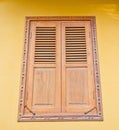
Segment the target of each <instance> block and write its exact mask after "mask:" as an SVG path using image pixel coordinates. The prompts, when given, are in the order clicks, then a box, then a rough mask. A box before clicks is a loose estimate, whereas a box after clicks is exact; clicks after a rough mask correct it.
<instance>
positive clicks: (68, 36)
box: [65, 27, 87, 63]
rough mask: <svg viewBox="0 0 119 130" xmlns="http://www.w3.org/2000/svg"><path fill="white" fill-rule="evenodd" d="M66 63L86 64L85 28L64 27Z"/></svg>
mask: <svg viewBox="0 0 119 130" xmlns="http://www.w3.org/2000/svg"><path fill="white" fill-rule="evenodd" d="M65 42H66V46H65V48H66V62H67V63H69V62H74V63H76V62H79V63H80V62H86V61H87V52H86V51H87V48H86V36H85V27H65Z"/></svg>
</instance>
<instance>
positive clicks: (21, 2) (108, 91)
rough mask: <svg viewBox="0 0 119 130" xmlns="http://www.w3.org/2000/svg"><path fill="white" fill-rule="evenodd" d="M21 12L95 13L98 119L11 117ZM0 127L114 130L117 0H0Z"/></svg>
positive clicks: (118, 70)
mask: <svg viewBox="0 0 119 130" xmlns="http://www.w3.org/2000/svg"><path fill="white" fill-rule="evenodd" d="M25 16H96V20H97V39H98V49H99V62H100V73H101V86H102V97H103V113H104V121H77V122H17V113H18V98H19V86H20V73H21V61H22V49H23V41H24V26H25ZM0 130H119V2H118V0H59V1H58V0H0Z"/></svg>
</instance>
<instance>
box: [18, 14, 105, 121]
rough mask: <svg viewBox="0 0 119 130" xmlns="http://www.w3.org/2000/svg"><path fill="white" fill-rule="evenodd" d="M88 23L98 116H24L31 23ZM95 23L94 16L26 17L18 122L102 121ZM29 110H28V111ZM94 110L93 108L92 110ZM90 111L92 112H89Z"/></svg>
mask: <svg viewBox="0 0 119 130" xmlns="http://www.w3.org/2000/svg"><path fill="white" fill-rule="evenodd" d="M37 20H40V21H55V20H57V21H90V22H91V33H92V46H93V56H94V61H93V62H94V72H95V83H96V98H97V107H96V109H97V111H98V115H90V114H89V113H86V114H85V113H84V115H78V114H77V115H54V116H52V115H51V116H48V115H44V116H43V115H35V114H32V115H24V109H25V108H24V106H25V87H26V86H25V80H26V71H27V70H26V68H27V58H28V56H27V54H28V44H29V38H28V35H29V30H30V29H29V25H30V22H31V21H37ZM95 24H96V22H95V17H94V16H52V17H49V16H47V17H46V16H41V17H26V26H25V40H24V51H23V61H22V72H21V86H20V97H19V113H18V121H51V120H52V121H56V120H57V121H61V120H103V118H102V115H103V114H102V102H101V87H100V78H99V77H100V74H99V63H98V54H97V41H96V25H95ZM27 109H29V108H27ZM29 110H30V109H29ZM93 110H94V108H93ZM91 111H92V110H91Z"/></svg>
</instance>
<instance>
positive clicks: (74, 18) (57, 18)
mask: <svg viewBox="0 0 119 130" xmlns="http://www.w3.org/2000/svg"><path fill="white" fill-rule="evenodd" d="M94 18H95V16H37V17H34V16H29V17H26V20H31V21H34V20H35V21H37V20H40V21H63V20H64V21H79V20H80V21H90V20H91V19H94Z"/></svg>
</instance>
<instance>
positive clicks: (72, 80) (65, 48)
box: [18, 17, 102, 121]
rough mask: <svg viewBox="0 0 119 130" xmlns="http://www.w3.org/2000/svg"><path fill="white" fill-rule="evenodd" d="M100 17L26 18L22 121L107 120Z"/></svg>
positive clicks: (20, 109) (21, 97)
mask: <svg viewBox="0 0 119 130" xmlns="http://www.w3.org/2000/svg"><path fill="white" fill-rule="evenodd" d="M95 31H96V30H95V17H27V18H26V28H25V44H24V53H23V65H22V76H21V89H20V101H19V115H18V120H19V121H48V120H102V106H101V91H100V79H99V69H98V57H97V44H96V32H95Z"/></svg>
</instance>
